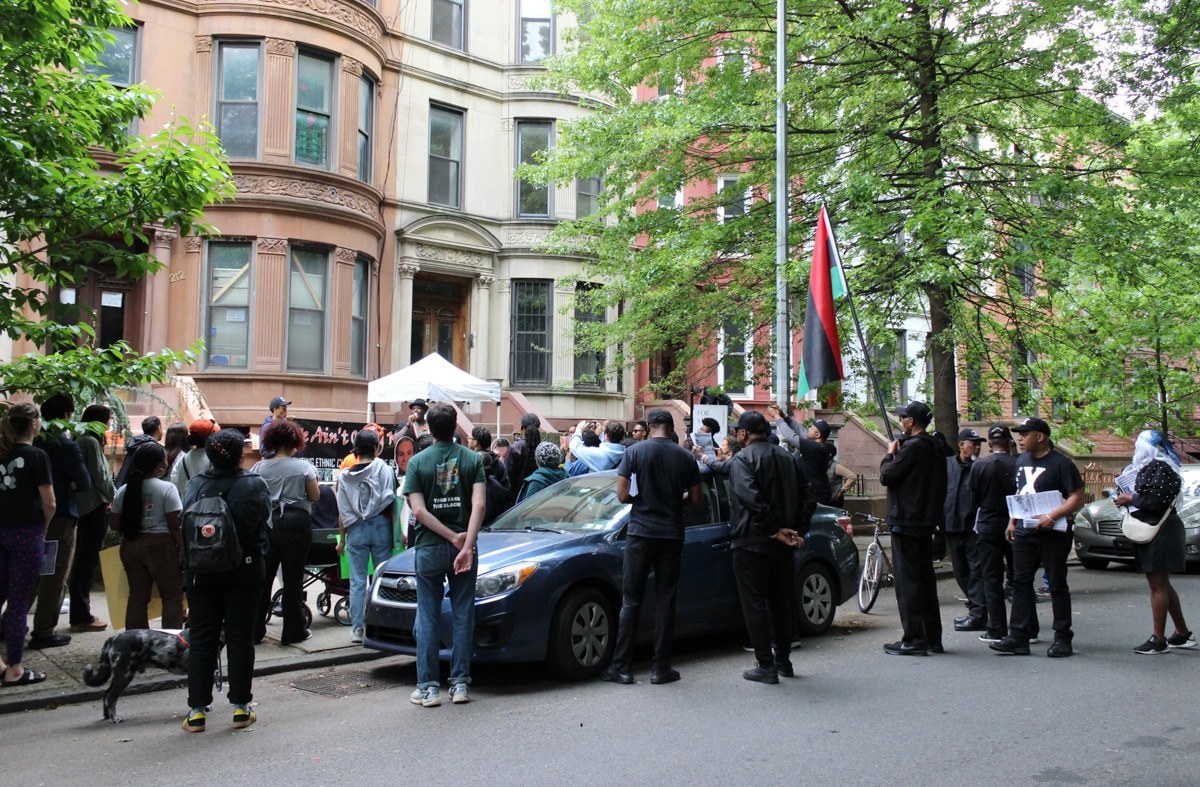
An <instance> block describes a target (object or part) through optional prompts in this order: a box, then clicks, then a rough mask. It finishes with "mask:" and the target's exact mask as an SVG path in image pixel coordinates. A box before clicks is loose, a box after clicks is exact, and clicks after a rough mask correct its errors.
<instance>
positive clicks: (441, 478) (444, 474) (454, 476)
mask: <svg viewBox="0 0 1200 787" xmlns="http://www.w3.org/2000/svg"><path fill="white" fill-rule="evenodd" d="M437 485H438V486H439V487H440V488H441V490H442V492H449V491H450V490H451V489H453V488H454V487H456V486H458V457H457V456H455V457H451V458H450V459H447V460H446V461H445V462H441V463H440V464H438V466H437Z"/></svg>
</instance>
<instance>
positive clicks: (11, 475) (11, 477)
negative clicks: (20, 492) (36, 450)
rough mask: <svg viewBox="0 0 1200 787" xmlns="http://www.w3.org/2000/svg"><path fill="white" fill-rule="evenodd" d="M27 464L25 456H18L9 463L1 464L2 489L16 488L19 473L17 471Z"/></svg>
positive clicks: (0, 478) (0, 481)
mask: <svg viewBox="0 0 1200 787" xmlns="http://www.w3.org/2000/svg"><path fill="white" fill-rule="evenodd" d="M24 466H25V457H23V456H18V457H17V458H16V459H14V460H12V461H11V462H9V463H8V465H0V489H16V488H17V474H16V472H15V471H17V470H20V469H21V468H23V467H24Z"/></svg>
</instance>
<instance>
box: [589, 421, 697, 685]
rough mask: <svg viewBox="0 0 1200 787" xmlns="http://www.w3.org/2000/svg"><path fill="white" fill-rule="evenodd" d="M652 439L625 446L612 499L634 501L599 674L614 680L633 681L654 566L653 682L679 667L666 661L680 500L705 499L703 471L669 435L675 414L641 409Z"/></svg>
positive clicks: (674, 674) (675, 676)
mask: <svg viewBox="0 0 1200 787" xmlns="http://www.w3.org/2000/svg"><path fill="white" fill-rule="evenodd" d="M646 423H647V425H648V426H649V427H650V439H648V440H644V441H642V442H640V443H638V444H637V445H634V446H630V447H629V448H628V449H627V450H626V451H625V453H624V455H623V456H622V457H621V464H620V465H619V466H618V467H617V499H619V500H620V501H621V502H622V503H631V504H632V508H631V510H630V512H629V526H628V528H627V530H626V532H625V565H624V572H623V576H622V578H621V615H620V618H619V620H618V622H617V644H616V648H615V650H614V651H613V660H612V665H611V666H610V667H609V668H608V669H607V670H606V671H605V672H604V674H603V675H602V676H601V677H602V678H603V679H604V680H606V681H609V682H612V683H625V684H629V683H633V682H634V677H633V671H632V667H631V665H632V661H633V646H634V643H636V642H637V633H638V622H639V621H640V620H641V617H642V599H643V598H644V597H645V595H646V582H647V580H648V579H649V577H650V571H651V570H653V571H654V592H655V601H656V605H655V609H654V661H653V663H652V667H651V671H650V682H651V683H672V682H674V681H677V680H679V672H678V671H677V670H674V669H672V668H671V641H672V639H673V638H674V636H675V591H676V589H677V586H678V584H679V560H680V557H681V556H682V554H683V505H684V502H685V498H684V493H685V492H686V493H687V498H686V503H687V504H688V505H690V506H694V507H697V508H698V507H699V506H700V505H701V503H702V502H703V497H702V490H701V488H700V484H701V481H700V470H699V468H697V467H696V460H695V459H694V458H692V455H691V454H690V453H688V452H687V451H685V450H684V449H683V448H681V447H679V445H677V444H676V443H675V441H674V440H673V439H672V437H671V435H672V427H673V425H674V423H675V419H674V418H672V417H671V414H670V413H669V412H667V411H666V410H651V411H650V414H649V415H647V416H646Z"/></svg>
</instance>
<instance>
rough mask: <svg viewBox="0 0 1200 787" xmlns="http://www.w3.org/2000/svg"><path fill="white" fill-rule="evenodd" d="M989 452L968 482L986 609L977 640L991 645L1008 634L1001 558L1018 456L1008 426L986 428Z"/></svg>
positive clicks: (972, 469)
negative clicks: (982, 630)
mask: <svg viewBox="0 0 1200 787" xmlns="http://www.w3.org/2000/svg"><path fill="white" fill-rule="evenodd" d="M988 451H989V453H988V455H987V456H986V457H984V458H983V459H980V460H979V461H977V462H975V463H974V464H973V465H972V466H971V473H970V478H969V479H968V481H967V484H968V486H969V487H970V490H971V507H972V508H973V509H974V510H975V519H974V522H973V523H972V528H973V529H974V531H975V545H976V551H977V554H978V556H979V575H980V580H981V582H982V584H983V603H984V606H985V607H986V608H987V617H986V620H987V629H986V630H985V631H984V632H983V633H982V634H980V635H979V641H980V642H987V643H989V644H990V643H993V642H1000V641H1001V640H1003V639H1004V638H1005V637H1006V636H1008V610H1007V607H1006V605H1005V603H1004V602H1005V598H1004V561H1005V556H1006V555H1007V554H1008V551H1009V549H1011V547H1010V546H1009V543H1008V541H1007V540H1006V539H1005V537H1004V531H1005V530H1006V529H1007V528H1008V502H1007V500H1008V496H1009V495H1011V494H1015V493H1016V491H1017V480H1016V479H1017V458H1016V457H1015V456H1013V454H1012V434H1011V433H1010V432H1009V431H1008V427H1007V426H1004V425H1002V424H996V425H995V426H993V427H992V428H991V429H989V430H988Z"/></svg>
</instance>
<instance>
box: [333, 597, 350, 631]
mask: <svg viewBox="0 0 1200 787" xmlns="http://www.w3.org/2000/svg"><path fill="white" fill-rule="evenodd" d="M333 618H334V620H336V621H337V622H338V623H341V624H342V625H343V626H349V625H350V599H348V598H345V597H342V598H339V599H338V602H337V604H335V605H334V607H333Z"/></svg>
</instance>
